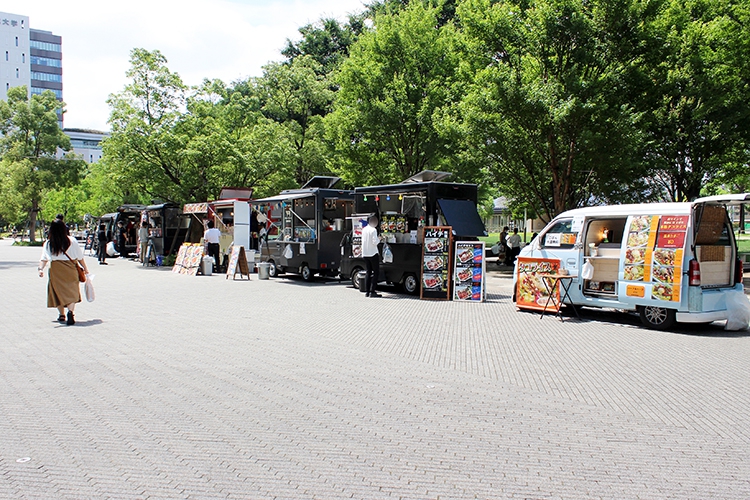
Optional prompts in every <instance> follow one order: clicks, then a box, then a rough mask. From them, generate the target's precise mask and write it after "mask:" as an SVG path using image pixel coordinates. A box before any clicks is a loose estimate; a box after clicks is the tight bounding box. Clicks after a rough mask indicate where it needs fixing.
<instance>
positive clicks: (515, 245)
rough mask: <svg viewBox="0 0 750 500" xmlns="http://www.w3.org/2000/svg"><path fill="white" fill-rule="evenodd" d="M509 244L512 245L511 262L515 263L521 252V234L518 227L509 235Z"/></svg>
mask: <svg viewBox="0 0 750 500" xmlns="http://www.w3.org/2000/svg"><path fill="white" fill-rule="evenodd" d="M508 246H509V247H510V262H511V264H513V262H514V261H515V260H516V257H518V254H520V253H521V236H519V234H518V228H515V229H514V230H513V234H512V235H510V236H508Z"/></svg>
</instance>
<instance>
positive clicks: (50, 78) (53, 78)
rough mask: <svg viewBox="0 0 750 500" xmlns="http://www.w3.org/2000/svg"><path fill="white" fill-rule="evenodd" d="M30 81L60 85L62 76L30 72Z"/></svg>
mask: <svg viewBox="0 0 750 500" xmlns="http://www.w3.org/2000/svg"><path fill="white" fill-rule="evenodd" d="M31 79H32V80H41V81H43V82H58V83H62V75H55V74H52V73H41V72H39V71H32V72H31Z"/></svg>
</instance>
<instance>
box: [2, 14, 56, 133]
mask: <svg viewBox="0 0 750 500" xmlns="http://www.w3.org/2000/svg"><path fill="white" fill-rule="evenodd" d="M21 85H26V89H27V90H28V92H29V95H33V94H41V93H42V92H44V91H45V90H51V91H52V92H54V94H55V95H56V96H57V99H58V100H61V101H62V100H63V84H62V37H60V36H58V35H54V34H52V33H51V32H49V31H43V30H36V29H31V27H30V26H29V18H28V16H21V15H18V14H10V13H7V12H0V98H2V99H7V97H8V90H9V89H11V88H12V87H19V86H21ZM60 127H62V116H60Z"/></svg>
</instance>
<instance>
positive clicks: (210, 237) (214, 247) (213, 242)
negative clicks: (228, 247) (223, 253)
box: [203, 220, 221, 272]
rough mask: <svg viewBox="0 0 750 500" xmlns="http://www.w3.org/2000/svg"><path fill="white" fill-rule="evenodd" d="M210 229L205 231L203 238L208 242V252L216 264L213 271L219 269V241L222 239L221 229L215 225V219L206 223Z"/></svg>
mask: <svg viewBox="0 0 750 500" xmlns="http://www.w3.org/2000/svg"><path fill="white" fill-rule="evenodd" d="M206 226H207V227H208V229H206V232H205V233H203V240H204V241H205V243H206V253H208V255H210V256H211V257H213V259H214V265H213V271H214V272H217V270H218V269H219V264H220V261H219V250H220V249H221V247H220V245H219V242H220V241H221V231H219V230H218V229H216V228H215V227H214V221H212V220H210V221H208V223H207V224H206Z"/></svg>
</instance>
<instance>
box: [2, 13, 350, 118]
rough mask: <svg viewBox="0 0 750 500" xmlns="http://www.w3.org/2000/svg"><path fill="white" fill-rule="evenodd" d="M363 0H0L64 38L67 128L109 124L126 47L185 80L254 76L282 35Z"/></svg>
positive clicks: (292, 35)
mask: <svg viewBox="0 0 750 500" xmlns="http://www.w3.org/2000/svg"><path fill="white" fill-rule="evenodd" d="M363 10H364V4H363V1H362V0H233V1H232V0H203V1H201V0H150V1H148V0H125V1H102V0H69V1H60V0H32V1H29V0H3V1H2V3H0V11H3V12H8V13H11V14H18V15H23V16H28V17H29V26H30V27H31V28H33V29H39V30H46V31H51V32H52V33H54V34H55V35H59V36H62V52H63V100H64V101H65V103H66V110H67V112H66V113H65V121H64V125H65V128H84V129H94V130H101V131H106V130H109V126H108V125H107V119H108V118H109V107H108V106H107V102H106V100H107V97H108V96H109V95H110V94H112V93H117V92H120V91H122V90H123V88H124V87H125V85H126V84H127V83H128V82H127V79H126V77H125V72H126V71H127V70H128V68H129V66H130V65H129V57H130V51H131V50H132V49H133V48H136V47H139V48H144V49H146V50H157V49H158V50H159V51H161V53H162V54H163V55H164V56H165V57H166V58H167V67H168V68H169V69H170V70H171V71H173V72H176V73H179V75H180V77H181V78H182V80H183V81H184V82H185V83H186V84H187V85H198V84H200V83H201V82H202V81H203V79H205V78H209V79H214V78H218V79H221V80H223V81H224V82H225V83H231V82H233V81H236V80H239V79H245V78H248V77H252V76H260V75H261V74H262V67H263V66H264V65H266V64H268V63H269V62H272V61H280V60H282V59H283V56H282V55H281V49H282V48H283V47H284V45H285V42H286V40H287V39H288V38H289V39H292V40H298V39H299V38H300V36H299V32H298V29H299V28H300V27H302V26H304V25H306V24H309V23H314V22H316V21H318V20H319V19H321V18H330V17H334V18H337V19H339V20H342V21H344V20H346V18H347V15H348V14H354V13H359V12H362V11H363Z"/></svg>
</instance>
